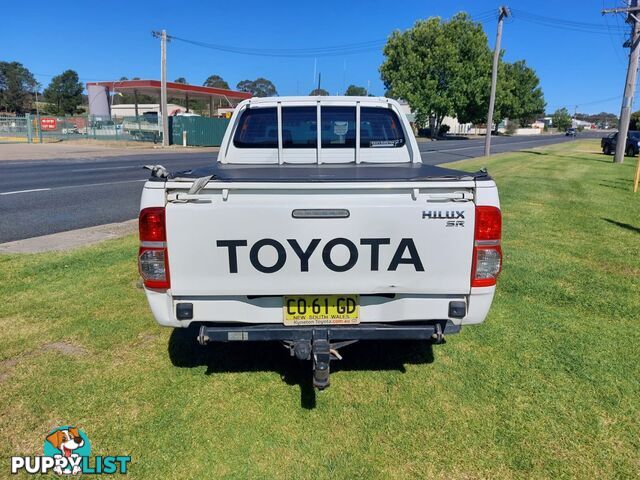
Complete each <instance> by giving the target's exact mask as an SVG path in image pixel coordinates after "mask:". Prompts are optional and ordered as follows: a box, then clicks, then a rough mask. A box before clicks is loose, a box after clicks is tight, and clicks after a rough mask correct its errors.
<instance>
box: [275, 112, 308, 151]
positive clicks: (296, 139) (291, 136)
mask: <svg viewBox="0 0 640 480" xmlns="http://www.w3.org/2000/svg"><path fill="white" fill-rule="evenodd" d="M317 116H318V113H317V109H316V107H283V108H282V147H283V148H316V145H317V143H318V118H317ZM276 146H278V137H276Z"/></svg>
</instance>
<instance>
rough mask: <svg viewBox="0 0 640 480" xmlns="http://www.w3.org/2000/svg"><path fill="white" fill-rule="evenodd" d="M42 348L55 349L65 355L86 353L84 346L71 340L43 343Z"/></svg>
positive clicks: (46, 349)
mask: <svg viewBox="0 0 640 480" xmlns="http://www.w3.org/2000/svg"><path fill="white" fill-rule="evenodd" d="M42 350H45V351H56V352H60V353H64V354H65V355H70V356H78V355H85V354H86V353H87V350H86V349H85V348H84V347H82V346H81V345H77V344H75V343H72V342H51V343H45V344H44V345H43V346H42Z"/></svg>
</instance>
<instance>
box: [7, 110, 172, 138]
mask: <svg viewBox="0 0 640 480" xmlns="http://www.w3.org/2000/svg"><path fill="white" fill-rule="evenodd" d="M80 139H94V140H121V141H137V142H153V143H158V142H161V141H162V127H161V126H160V125H159V124H158V117H157V116H155V115H140V116H138V117H124V118H113V119H105V118H101V117H93V116H90V115H74V116H64V117H61V116H54V115H30V114H27V115H23V116H0V143H46V142H52V141H60V140H80Z"/></svg>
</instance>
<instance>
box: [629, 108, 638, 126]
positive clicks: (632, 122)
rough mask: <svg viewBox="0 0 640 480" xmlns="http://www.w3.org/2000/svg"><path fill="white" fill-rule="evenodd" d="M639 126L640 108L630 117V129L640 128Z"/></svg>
mask: <svg viewBox="0 0 640 480" xmlns="http://www.w3.org/2000/svg"><path fill="white" fill-rule="evenodd" d="M638 128H640V110H637V111H635V112H633V113H632V114H631V118H630V119H629V130H638Z"/></svg>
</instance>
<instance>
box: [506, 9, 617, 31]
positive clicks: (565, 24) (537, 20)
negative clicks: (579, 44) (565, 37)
mask: <svg viewBox="0 0 640 480" xmlns="http://www.w3.org/2000/svg"><path fill="white" fill-rule="evenodd" d="M512 11H513V13H514V18H515V19H517V20H522V21H523V22H529V23H533V24H536V25H540V26H544V27H549V28H556V29H561V30H571V31H575V32H582V33H590V34H596V35H611V34H612V33H624V32H625V31H626V28H625V27H618V26H612V25H609V24H608V23H605V24H600V23H588V22H578V21H575V20H566V19H562V18H553V17H547V16H544V15H538V14H536V13H531V12H527V11H525V10H520V9H516V8H514V9H512Z"/></svg>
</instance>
